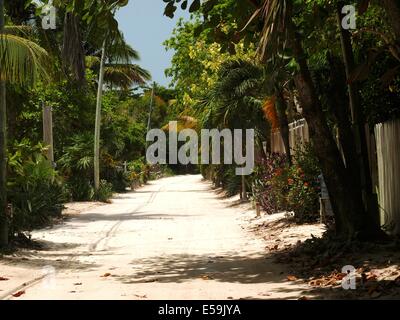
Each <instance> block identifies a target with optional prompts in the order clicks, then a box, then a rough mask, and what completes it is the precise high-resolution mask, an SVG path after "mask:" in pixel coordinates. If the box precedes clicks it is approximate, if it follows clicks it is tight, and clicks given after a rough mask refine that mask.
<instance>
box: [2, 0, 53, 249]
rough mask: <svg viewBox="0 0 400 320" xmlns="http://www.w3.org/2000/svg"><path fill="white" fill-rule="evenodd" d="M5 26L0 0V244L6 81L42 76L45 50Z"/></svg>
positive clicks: (5, 205) (28, 81) (5, 207)
mask: <svg viewBox="0 0 400 320" xmlns="http://www.w3.org/2000/svg"><path fill="white" fill-rule="evenodd" d="M15 29H18V28H15V27H10V28H7V27H6V26H5V14H4V0H0V246H5V245H7V243H8V224H7V210H8V203H7V192H6V184H7V175H6V172H7V109H6V83H11V84H17V85H27V84H33V83H35V82H36V80H38V79H39V77H41V76H43V75H45V76H47V74H48V73H47V72H46V68H45V66H46V61H48V55H47V52H46V51H45V50H44V49H43V48H42V47H40V46H39V45H37V44H36V43H34V42H33V41H30V40H28V39H26V38H23V37H20V36H17V35H16V34H15V32H13V31H14V30H15Z"/></svg>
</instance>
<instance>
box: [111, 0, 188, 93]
mask: <svg viewBox="0 0 400 320" xmlns="http://www.w3.org/2000/svg"><path fill="white" fill-rule="evenodd" d="M164 7H165V3H164V2H163V1H162V0H130V1H129V4H128V5H127V6H126V7H123V8H122V9H120V10H119V12H118V13H117V19H118V22H119V27H120V29H121V30H122V31H123V33H124V35H125V39H126V41H127V42H128V43H129V44H130V45H131V46H132V47H133V48H135V49H136V50H138V51H139V53H140V57H141V60H140V61H139V64H140V65H141V66H142V67H144V68H145V69H147V70H149V71H150V72H151V75H152V77H153V81H156V82H157V83H159V84H162V85H164V86H167V85H168V84H169V82H170V80H169V79H167V78H166V77H165V74H164V70H165V69H166V68H168V67H169V66H170V64H171V57H172V55H173V52H172V51H168V52H166V51H165V48H164V46H163V45H162V43H163V42H164V41H165V40H167V39H168V38H169V37H170V35H171V33H172V30H173V29H174V27H175V25H176V23H177V21H178V19H179V18H180V17H184V18H186V19H189V13H187V12H182V11H181V10H179V9H178V10H177V12H176V16H175V18H174V19H173V20H171V19H170V18H168V17H166V16H164V15H163V13H164Z"/></svg>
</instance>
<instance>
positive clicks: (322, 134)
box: [165, 0, 400, 239]
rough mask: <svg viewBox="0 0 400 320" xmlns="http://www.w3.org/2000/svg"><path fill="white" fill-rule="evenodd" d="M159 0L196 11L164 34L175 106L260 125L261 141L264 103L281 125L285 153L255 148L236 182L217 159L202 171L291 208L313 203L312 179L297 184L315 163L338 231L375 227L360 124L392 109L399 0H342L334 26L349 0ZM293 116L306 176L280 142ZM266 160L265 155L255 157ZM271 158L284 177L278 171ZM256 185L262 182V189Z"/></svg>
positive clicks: (367, 234) (308, 210) (370, 235)
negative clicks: (249, 171)
mask: <svg viewBox="0 0 400 320" xmlns="http://www.w3.org/2000/svg"><path fill="white" fill-rule="evenodd" d="M165 2H168V3H167V5H166V8H165V14H166V15H167V16H173V15H174V13H175V11H176V10H178V7H181V8H182V9H184V10H185V9H186V8H189V10H190V11H191V12H193V14H194V17H195V19H194V20H193V21H190V22H187V23H183V22H181V23H180V24H179V25H178V27H177V29H176V31H175V34H174V35H173V37H172V38H171V40H169V41H167V42H166V46H167V48H172V49H175V50H176V54H175V56H174V59H173V66H172V68H171V69H170V70H168V73H169V74H170V75H172V76H173V77H174V81H175V84H176V85H177V92H178V93H179V94H180V95H181V97H182V100H183V101H184V104H185V107H186V113H188V114H190V111H188V110H191V112H192V113H193V114H196V115H197V116H198V117H199V118H200V119H201V120H200V123H205V126H207V124H208V123H210V122H211V123H213V126H218V127H228V128H229V127H232V126H239V127H242V126H248V125H249V126H252V127H254V128H256V130H257V131H258V132H260V133H261V135H259V137H258V139H259V140H260V142H262V141H263V136H262V134H265V136H266V137H267V138H266V139H264V143H267V145H268V142H269V133H268V132H267V131H266V130H265V128H263V125H262V124H261V120H262V119H261V117H260V113H261V112H262V111H264V113H265V115H266V118H267V119H268V122H269V124H270V127H271V129H272V130H276V129H280V132H281V136H282V140H283V142H284V145H285V149H286V151H287V152H286V153H287V156H288V157H287V158H286V161H284V162H287V163H286V164H282V163H281V162H282V161H278V163H275V162H276V159H270V156H267V155H263V152H261V158H263V159H261V160H260V163H264V165H261V169H260V170H258V176H257V174H256V175H255V177H252V178H248V179H247V183H243V181H242V183H241V182H240V180H239V179H237V177H235V176H234V175H233V171H232V170H229V168H227V167H221V168H218V167H217V168H216V167H215V166H212V167H211V168H210V170H208V171H209V172H207V170H205V169H203V173H204V174H205V175H206V176H207V177H209V178H212V179H213V180H214V181H215V183H216V184H217V185H222V186H224V187H226V188H227V189H228V190H229V191H230V193H232V192H237V191H238V190H239V189H240V188H241V189H242V191H243V190H244V189H245V186H246V185H247V190H248V191H250V190H252V189H253V190H254V189H255V190H256V192H255V193H254V192H253V194H252V197H253V198H259V199H258V201H260V202H261V205H262V206H264V207H266V208H267V210H272V211H276V210H282V209H287V208H292V209H294V211H295V212H296V211H297V212H298V213H299V216H308V215H309V214H312V213H313V212H317V209H318V204H317V202H316V195H317V194H318V190H316V189H315V190H310V189H308V186H309V185H310V186H311V185H314V181H315V180H316V179H317V177H318V175H319V173H322V174H323V176H324V179H325V181H326V184H327V187H328V190H329V194H330V198H331V202H332V207H333V211H334V213H335V227H336V234H337V236H339V237H341V238H345V239H349V238H350V239H351V238H358V239H375V238H381V237H384V235H383V233H382V232H381V230H380V226H379V223H378V220H379V213H378V203H377V195H376V194H375V192H376V190H374V187H373V185H372V179H371V171H370V168H369V167H370V163H369V160H370V159H369V158H368V150H367V142H366V134H365V131H364V126H365V124H366V123H368V124H369V126H370V127H369V128H370V130H371V132H372V131H373V127H374V125H375V124H377V123H380V122H383V121H387V120H390V119H398V118H399V110H400V109H399V101H398V99H399V88H398V84H399V62H400V60H399V53H400V51H399V43H400V42H399V41H400V8H399V4H398V2H397V1H395V0H385V1H353V2H352V3H350V4H352V5H354V6H355V7H356V9H357V20H356V28H355V29H353V30H352V29H348V28H347V29H345V28H344V27H342V21H344V22H348V17H346V14H345V13H343V12H342V8H343V7H344V5H346V4H349V3H344V2H343V1H325V0H318V1H302V0H279V1H270V0H249V1H234V0H222V1H214V0H210V1H205V2H201V1H198V0H194V1H184V2H182V3H181V2H180V1H176V0H168V1H165ZM203 101H205V103H203ZM199 106H200V107H199ZM204 106H205V107H204ZM199 110H200V115H199ZM299 118H305V119H306V121H307V124H308V126H309V129H310V138H311V144H312V149H313V150H316V152H314V154H315V158H314V156H312V155H308V156H306V163H309V164H311V163H313V164H314V165H313V166H311V167H310V169H311V168H312V170H309V171H310V173H312V175H313V177H308V179H307V180H308V181H302V177H299V176H298V174H295V172H296V170H297V169H296V168H297V167H300V168H301V167H302V166H303V167H304V161H303V160H304V159H302V160H300V161H299V159H296V158H294V159H292V157H291V154H290V153H291V152H290V151H292V150H290V148H289V128H288V123H290V122H291V121H293V120H297V119H299ZM232 120H233V121H236V120H237V121H238V123H232V122H231V121H232ZM260 124H261V125H260ZM264 138H265V137H264ZM259 145H260V144H259ZM303 158H304V157H303ZM314 160H315V161H314ZM268 163H272V165H273V166H276V167H274V168H270V169H266V168H265V164H266V165H268ZM274 163H275V164H274ZM302 163H303V164H302ZM287 166H288V167H287ZM276 170H278V171H279V176H280V177H282V176H284V177H285V179H286V178H287V180H285V181H283V183H282V182H280V181H279V180H280V179H282V178H280V179H278V178H277V177H276ZM265 171H266V172H265ZM281 171H282V172H281ZM252 180H255V181H256V183H255V184H254V183H253V182H252ZM263 180H264V181H263ZM283 184H284V186H283ZM288 185H291V186H288ZM305 186H306V187H307V188H305ZM266 190H272V191H271V192H272V194H268V195H267V196H265V194H266ZM263 195H264V196H263ZM243 196H245V195H243ZM266 198H268V199H266ZM256 200H257V199H256ZM267 200H268V201H267ZM266 202H269V203H266ZM315 217H317V215H315Z"/></svg>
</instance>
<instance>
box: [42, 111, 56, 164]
mask: <svg viewBox="0 0 400 320" xmlns="http://www.w3.org/2000/svg"><path fill="white" fill-rule="evenodd" d="M43 142H44V144H45V146H46V148H47V152H46V157H47V159H48V160H49V161H50V162H51V164H53V163H54V145H53V110H52V108H51V107H48V106H46V105H45V106H43Z"/></svg>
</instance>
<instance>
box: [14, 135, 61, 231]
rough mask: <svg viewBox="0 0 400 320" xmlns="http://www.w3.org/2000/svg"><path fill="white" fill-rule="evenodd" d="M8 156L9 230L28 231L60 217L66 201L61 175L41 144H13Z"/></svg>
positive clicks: (24, 141)
mask: <svg viewBox="0 0 400 320" xmlns="http://www.w3.org/2000/svg"><path fill="white" fill-rule="evenodd" d="M13 149H14V152H13V153H12V154H11V155H10V156H9V168H10V170H9V171H10V172H9V183H8V191H9V201H10V203H11V204H12V206H13V216H12V219H11V221H10V222H11V230H12V232H20V231H29V230H32V229H33V228H35V227H40V226H43V225H45V224H47V223H49V222H50V220H51V218H52V217H57V216H60V215H61V213H62V208H63V203H64V202H65V201H66V196H65V192H64V188H63V185H62V182H61V179H60V177H59V176H58V174H57V172H56V171H55V170H54V168H53V167H52V165H51V164H50V162H49V161H48V160H47V159H46V158H45V156H44V155H43V154H42V153H43V151H44V148H43V147H42V145H40V144H39V145H36V146H31V145H30V143H29V141H28V140H23V141H22V142H21V143H19V144H17V145H16V146H14V148H13Z"/></svg>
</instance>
